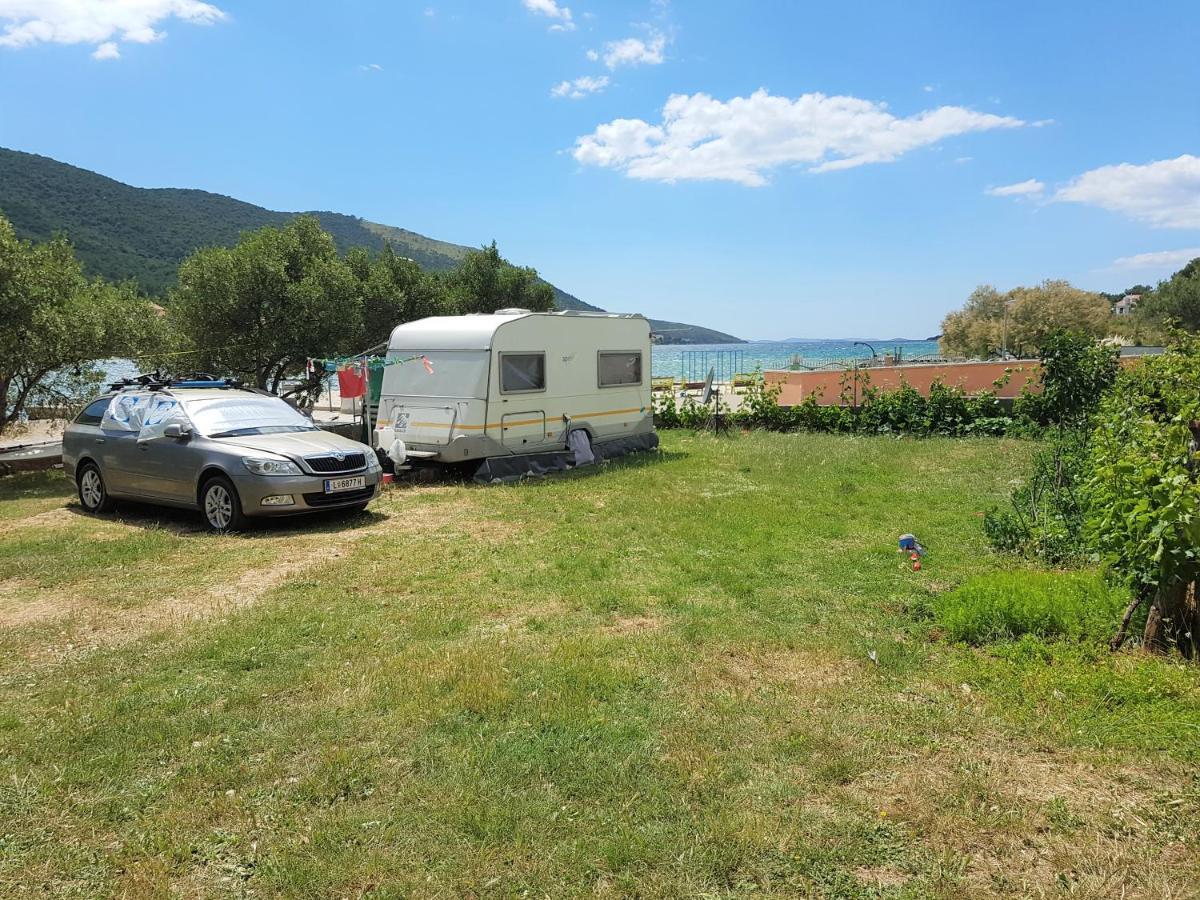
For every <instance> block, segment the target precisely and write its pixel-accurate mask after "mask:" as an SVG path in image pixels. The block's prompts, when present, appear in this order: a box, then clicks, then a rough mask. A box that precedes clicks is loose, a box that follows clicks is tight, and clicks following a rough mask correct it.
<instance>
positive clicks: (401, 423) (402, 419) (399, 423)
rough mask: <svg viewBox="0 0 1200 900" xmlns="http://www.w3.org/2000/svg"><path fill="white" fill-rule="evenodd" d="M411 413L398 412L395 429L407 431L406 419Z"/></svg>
mask: <svg viewBox="0 0 1200 900" xmlns="http://www.w3.org/2000/svg"><path fill="white" fill-rule="evenodd" d="M411 416H412V413H399V414H398V415H397V416H396V429H395V430H396V431H408V420H409V418H410V417H411Z"/></svg>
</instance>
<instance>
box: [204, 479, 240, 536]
mask: <svg viewBox="0 0 1200 900" xmlns="http://www.w3.org/2000/svg"><path fill="white" fill-rule="evenodd" d="M200 515H201V517H203V519H204V524H205V525H207V526H208V528H209V530H210V531H213V532H216V533H218V534H224V533H225V532H228V531H241V530H242V529H243V528H245V527H246V514H245V513H243V512H242V501H241V498H240V497H238V492H237V488H235V487H234V486H233V482H232V481H230V480H229V479H228V478H226V477H225V476H224V475H214V476H213V477H212V478H210V479H208V480H207V481H206V482H204V486H203V487H202V488H200Z"/></svg>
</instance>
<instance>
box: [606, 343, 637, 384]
mask: <svg viewBox="0 0 1200 900" xmlns="http://www.w3.org/2000/svg"><path fill="white" fill-rule="evenodd" d="M641 383H642V354H641V353H605V352H601V353H600V377H599V384H600V387H618V386H620V385H626V384H641Z"/></svg>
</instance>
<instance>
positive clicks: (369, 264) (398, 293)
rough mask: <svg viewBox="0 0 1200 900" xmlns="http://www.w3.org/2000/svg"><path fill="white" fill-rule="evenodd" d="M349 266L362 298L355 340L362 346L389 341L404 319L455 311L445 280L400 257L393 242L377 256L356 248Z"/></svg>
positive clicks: (350, 257) (348, 260)
mask: <svg viewBox="0 0 1200 900" xmlns="http://www.w3.org/2000/svg"><path fill="white" fill-rule="evenodd" d="M346 265H347V267H348V268H349V270H350V272H351V274H352V275H353V276H354V278H355V280H356V281H357V283H358V293H359V297H360V298H361V301H362V314H361V323H362V324H361V329H360V331H359V334H358V335H357V336H356V338H355V340H354V344H355V346H356V347H357V348H359V349H364V348H367V347H374V346H377V345H378V344H381V343H383V342H385V341H386V340H387V339H388V336H389V335H390V334H391V333H392V329H393V328H395V327H396V326H397V325H399V324H400V323H402V322H411V321H414V320H415V319H422V318H425V317H426V316H438V315H446V314H448V313H450V312H451V311H452V310H451V309H450V308H449V305H448V300H447V297H446V291H445V289H444V286H443V284H442V281H441V279H440V278H439V277H438V276H437V275H436V274H433V273H430V272H426V271H425V270H424V269H422V268H421V267H420V266H418V265H417V264H416V263H415V262H413V261H412V260H411V259H405V258H404V257H403V256H397V255H396V253H395V251H394V250H392V248H391V246H390V245H389V246H387V247H384V249H383V252H382V253H380V254H378V255H377V256H371V254H370V253H368V252H367V251H366V250H364V249H362V248H355V249H353V250H351V251H350V252H349V253H347V254H346Z"/></svg>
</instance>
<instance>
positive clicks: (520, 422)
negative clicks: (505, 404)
mask: <svg viewBox="0 0 1200 900" xmlns="http://www.w3.org/2000/svg"><path fill="white" fill-rule="evenodd" d="M545 440H546V413H545V411H544V410H540V409H534V410H527V411H526V412H515V413H507V414H506V415H504V416H501V417H500V442H501V443H502V444H504V446H505V447H508V448H509V449H512V450H519V449H521V448H522V447H531V446H533V445H535V444H541V443H544V442H545Z"/></svg>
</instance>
